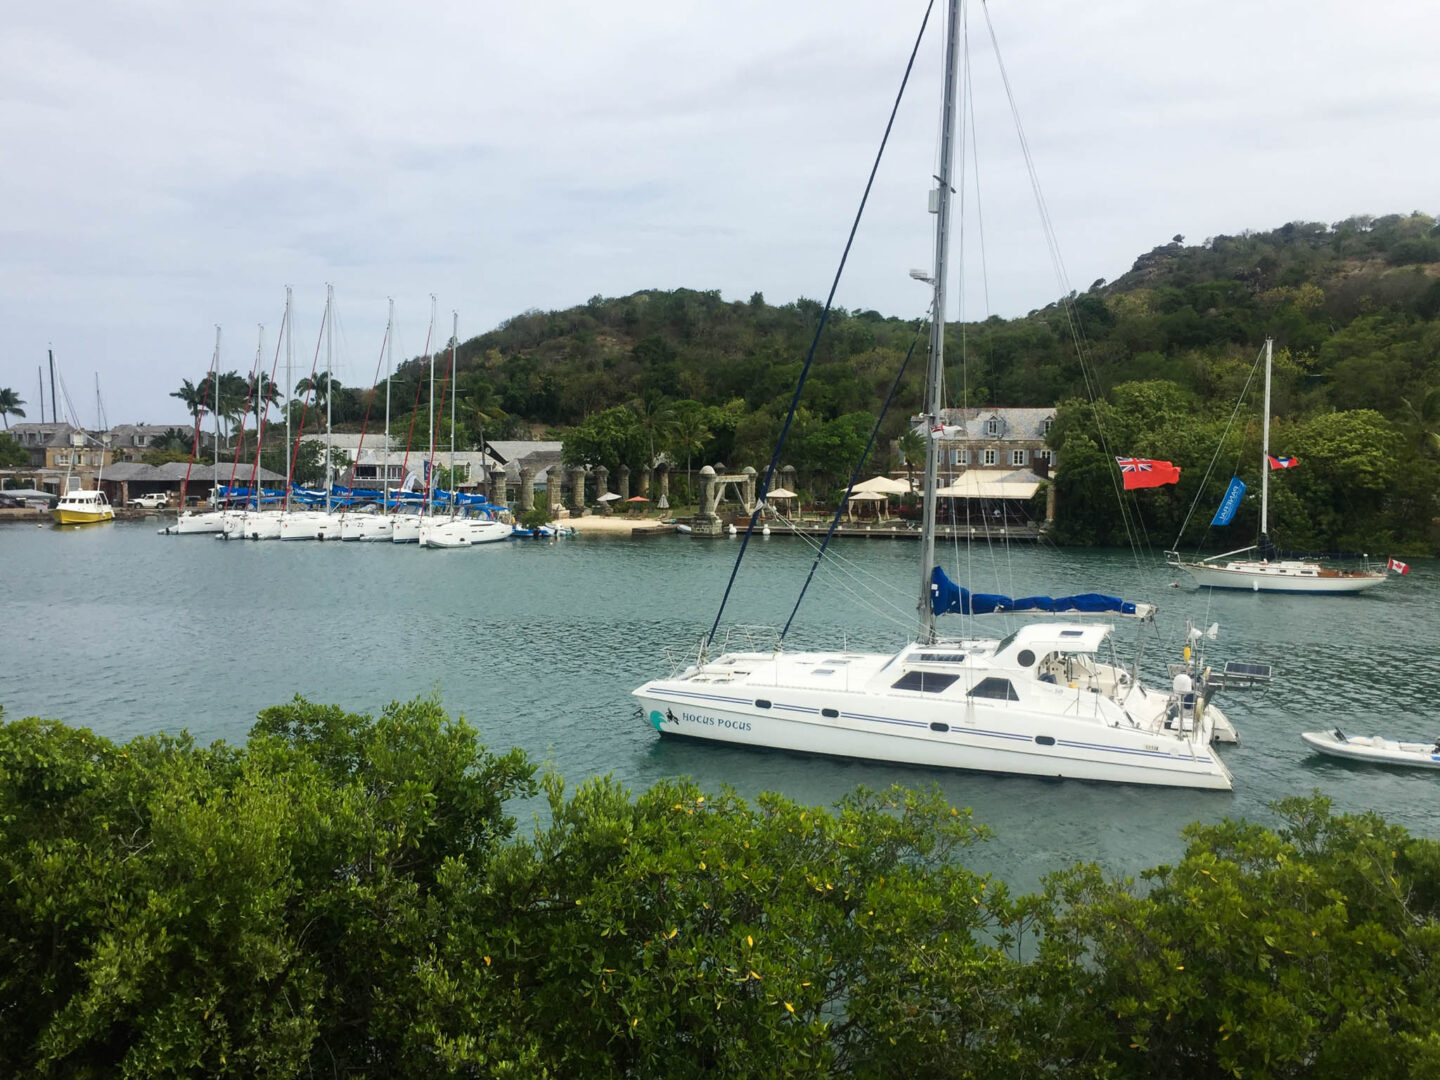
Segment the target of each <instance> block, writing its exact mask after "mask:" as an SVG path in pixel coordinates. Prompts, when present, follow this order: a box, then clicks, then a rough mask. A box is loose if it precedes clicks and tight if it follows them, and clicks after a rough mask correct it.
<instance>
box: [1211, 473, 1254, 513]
mask: <svg viewBox="0 0 1440 1080" xmlns="http://www.w3.org/2000/svg"><path fill="white" fill-rule="evenodd" d="M1244 497H1245V481H1244V480H1241V479H1240V478H1239V477H1238V476H1232V477H1231V478H1230V486H1229V487H1228V488H1226V489H1225V497H1224V498H1223V499H1221V500H1220V509H1218V510H1216V511H1215V516H1214V517H1213V518H1211V519H1210V524H1211V525H1229V524H1230V522H1232V521H1234V520H1235V511H1236V510H1238V509H1240V500H1241V499H1243V498H1244Z"/></svg>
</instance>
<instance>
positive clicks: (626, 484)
mask: <svg viewBox="0 0 1440 1080" xmlns="http://www.w3.org/2000/svg"><path fill="white" fill-rule="evenodd" d="M615 494H617V495H619V496H620V498H619V500H618V501H619V502H622V503H623V502H624V501H625V500H626V499H628V498H630V466H629V465H621V466H620V467H619V468H618V469H616V470H615Z"/></svg>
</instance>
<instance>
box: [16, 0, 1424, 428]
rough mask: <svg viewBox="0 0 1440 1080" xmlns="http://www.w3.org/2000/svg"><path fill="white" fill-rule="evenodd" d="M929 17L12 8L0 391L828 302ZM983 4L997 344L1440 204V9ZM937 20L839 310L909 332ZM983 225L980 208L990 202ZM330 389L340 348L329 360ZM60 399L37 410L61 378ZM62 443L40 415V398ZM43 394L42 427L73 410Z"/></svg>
mask: <svg viewBox="0 0 1440 1080" xmlns="http://www.w3.org/2000/svg"><path fill="white" fill-rule="evenodd" d="M924 11H925V2H924V0H785V2H783V3H781V2H776V0H763V2H761V0H725V2H723V3H721V2H718V0H709V2H703V0H663V2H661V0H610V2H608V3H604V4H597V3H593V2H588V3H575V2H570V0H549V2H546V0H540V2H537V3H531V4H523V5H522V4H515V3H497V2H495V0H478V2H476V0H453V2H452V0H428V2H427V0H418V2H417V3H416V4H413V5H396V4H394V3H388V2H380V0H346V2H345V3H343V4H342V3H338V2H331V3H316V2H313V0H283V2H279V0H248V2H246V3H242V4H196V3H194V2H193V0H118V2H117V0H105V2H101V0H8V2H7V3H6V4H5V12H4V33H3V34H0V151H3V152H0V387H9V388H12V389H14V390H16V392H17V393H18V394H19V395H20V397H22V398H23V399H24V400H25V401H26V403H27V404H26V406H25V408H26V412H27V413H28V414H29V419H39V407H38V403H39V394H40V387H39V381H38V376H37V369H39V368H40V367H42V366H43V365H45V364H46V362H47V361H46V356H47V350H48V349H52V348H53V350H54V355H55V361H56V365H57V368H58V370H59V372H60V374H61V377H62V379H63V380H64V383H65V385H66V387H67V389H68V395H69V399H70V401H71V402H72V404H73V408H74V410H75V412H76V413H78V418H79V420H80V421H81V422H82V423H84V424H86V425H87V426H88V425H93V424H94V423H95V422H96V415H97V410H96V395H95V384H96V380H97V377H98V381H99V386H100V390H101V394H100V398H101V401H102V402H103V406H104V412H105V418H106V420H107V421H108V422H109V423H110V424H117V423H135V422H145V423H165V424H168V423H175V424H183V423H185V422H186V414H185V410H184V408H183V406H181V404H180V402H179V401H178V400H177V399H175V398H172V397H170V396H168V395H169V393H170V391H172V390H174V389H175V388H177V387H178V386H179V384H180V382H181V380H182V379H187V378H188V379H191V380H196V379H198V378H200V377H203V375H204V373H205V371H206V370H207V368H208V367H209V364H210V358H211V355H212V352H213V351H214V348H215V337H216V327H217V326H220V327H221V328H223V335H222V342H221V367H222V369H223V370H229V369H232V368H233V369H236V370H240V371H242V372H245V371H248V370H249V369H250V367H251V365H252V363H253V362H254V359H255V355H256V352H257V348H258V347H259V345H260V342H261V340H262V336H261V331H260V326H261V325H262V324H263V326H264V331H263V342H264V354H265V367H266V368H267V369H268V368H269V367H270V365H271V363H272V362H273V361H274V358H275V356H276V355H277V352H279V353H281V354H282V358H281V360H280V375H281V378H282V379H283V378H284V364H285V361H284V359H283V350H281V349H280V347H279V342H278V329H279V327H280V323H281V316H282V312H283V306H284V289H285V286H287V285H290V286H293V288H294V296H295V309H294V329H295V335H294V365H295V367H294V375H295V378H296V379H298V378H300V377H301V376H303V375H305V374H308V372H309V367H310V364H311V363H312V361H313V359H314V357H315V356H316V353H317V349H318V348H319V341H318V333H319V326H320V321H321V313H322V310H323V307H324V303H325V288H326V285H327V284H333V286H334V289H335V297H336V313H337V318H336V320H335V323H334V328H335V338H334V339H333V342H332V352H331V354H332V358H333V364H334V372H335V378H336V379H338V380H339V381H340V382H341V383H342V384H344V385H371V383H372V382H373V381H374V379H375V375H376V371H377V367H378V365H379V362H380V355H381V351H380V346H381V342H382V339H383V335H384V331H385V322H386V311H387V300H389V299H393V300H394V303H395V327H396V329H395V357H396V359H397V361H398V360H399V359H400V358H402V357H409V356H415V355H419V354H421V353H423V352H424V350H425V343H426V337H427V330H428V325H429V319H430V297H431V295H432V294H433V295H434V296H435V297H436V308H437V310H438V312H439V322H440V324H441V325H440V326H439V328H437V330H436V339H437V341H440V342H444V341H445V340H448V338H449V331H450V325H451V317H452V316H451V313H452V312H456V313H458V319H459V327H460V337H461V339H462V340H465V339H468V338H470V337H473V336H474V335H476V334H479V333H483V332H485V331H487V330H490V329H493V328H495V327H496V326H497V325H499V324H501V323H502V322H504V320H506V319H507V318H510V317H512V316H514V315H517V314H519V313H521V312H524V311H526V310H530V309H541V310H556V309H563V308H567V307H570V306H572V305H576V304H581V303H584V302H585V301H586V300H587V299H589V298H590V297H591V296H594V295H596V294H599V295H602V296H607V297H610V296H623V295H626V294H628V293H631V292H634V291H636V290H638V289H650V288H653V289H674V288H680V287H686V288H692V289H713V290H719V292H720V294H721V295H722V296H723V297H724V298H726V299H727V300H734V299H748V298H749V297H750V295H751V294H752V293H754V292H762V293H763V294H764V295H765V298H766V300H768V301H769V302H770V303H786V302H789V301H792V300H794V299H796V298H797V297H802V296H803V297H810V298H813V299H819V300H823V299H824V298H825V296H826V294H827V293H828V291H829V288H830V283H831V279H832V278H833V276H834V273H835V268H836V265H837V263H838V260H839V258H840V254H841V252H842V250H843V247H844V243H845V238H846V236H847V234H848V231H849V228H850V224H851V220H852V218H853V217H854V215H855V211H856V208H857V206H858V203H859V199H860V195H861V192H862V190H863V187H864V183H865V179H866V177H867V175H868V173H869V170H870V167H871V163H872V160H873V158H874V155H875V153H876V150H877V148H878V146H879V142H880V138H881V135H882V133H883V131H884V127H885V123H886V119H887V117H888V115H889V111H890V108H891V105H892V103H893V101H894V98H895V95H896V92H897V90H898V88H899V84H900V79H901V76H902V74H903V71H904V67H905V62H906V59H907V57H908V56H909V52H910V49H911V47H912V45H913V43H914V39H915V36H916V34H917V32H918V30H919V27H920V23H921V19H922V16H923V14H924ZM988 12H989V25H990V26H993V29H994V35H995V37H996V39H998V42H999V47H1000V58H1001V59H1002V60H1003V63H1004V69H1005V72H1006V74H1007V75H1008V79H1009V86H1010V90H1011V93H1012V94H1013V100H1014V104H1015V110H1016V111H1017V112H1018V114H1019V117H1020V121H1021V124H1022V125H1023V127H1022V130H1023V132H1024V135H1025V138H1026V140H1027V143H1028V146H1029V149H1030V153H1031V158H1032V161H1033V163H1034V168H1035V175H1036V177H1037V179H1038V182H1039V185H1040V189H1041V191H1042V192H1043V199H1044V205H1045V207H1046V208H1047V210H1048V215H1049V219H1050V221H1051V224H1052V226H1053V230H1054V232H1053V235H1054V238H1055V240H1056V242H1057V244H1058V248H1059V251H1060V253H1061V256H1062V260H1063V261H1062V266H1063V273H1061V272H1057V269H1056V267H1055V265H1054V263H1053V262H1052V260H1051V258H1050V256H1049V253H1048V247H1047V244H1046V239H1045V234H1044V232H1043V231H1042V230H1041V228H1040V225H1039V221H1040V215H1039V212H1038V210H1037V202H1036V199H1035V196H1034V194H1033V193H1032V185H1031V181H1030V178H1029V174H1028V173H1027V171H1026V169H1025V166H1024V162H1023V159H1022V156H1021V155H1020V153H1019V151H1018V145H1019V140H1018V138H1017V129H1016V125H1015V123H1014V121H1013V119H1012V117H1011V112H1010V108H1009V106H1008V104H1007V98H1006V94H1005V91H1004V87H1003V86H1002V85H1001V84H1000V81H999V79H998V78H997V76H996V72H997V65H996V59H995V53H994V51H993V49H992V47H991V44H990V30H989V28H988V27H987V22H986V15H985V10H984V9H982V8H981V7H980V6H979V5H978V4H974V5H972V10H971V11H970V15H969V40H970V50H969V52H970V55H971V59H972V65H973V66H972V68H971V72H972V74H971V76H970V83H971V87H972V90H973V97H972V98H971V101H972V103H973V107H972V108H970V109H967V112H970V113H971V114H972V115H973V128H972V130H973V135H971V136H968V137H967V140H966V141H967V151H966V154H965V162H966V165H965V170H964V171H965V177H966V179H965V181H964V183H963V184H961V185H957V187H958V188H960V189H961V191H962V192H963V195H964V199H963V201H964V203H965V214H964V216H963V217H961V218H959V219H958V220H959V221H960V222H963V225H964V228H963V230H958V231H961V232H963V242H962V241H961V239H960V238H959V237H957V240H956V241H955V242H954V244H955V248H956V256H957V260H962V261H963V267H964V268H963V271H962V270H952V274H953V275H954V277H955V278H956V280H957V285H956V288H955V294H956V295H955V296H954V297H952V299H951V300H950V301H949V314H950V317H951V318H952V319H953V318H955V317H956V316H957V314H963V315H964V316H965V317H967V318H983V317H985V316H986V315H989V314H998V315H1002V316H1006V317H1011V316H1015V315H1022V314H1024V313H1025V312H1026V311H1029V310H1032V309H1034V308H1037V307H1040V306H1043V305H1044V304H1046V303H1049V302H1050V301H1052V300H1054V299H1055V298H1056V297H1057V296H1058V295H1060V294H1061V293H1062V292H1063V291H1065V290H1066V289H1068V288H1072V287H1073V288H1078V289H1081V290H1084V289H1085V288H1087V287H1088V286H1089V285H1090V283H1091V282H1092V281H1094V280H1096V279H1098V278H1111V279H1113V278H1115V277H1118V276H1120V275H1121V274H1123V273H1124V272H1125V271H1126V270H1128V269H1129V267H1130V266H1131V264H1132V263H1133V262H1134V260H1135V258H1136V256H1138V255H1140V254H1141V253H1143V252H1146V251H1148V250H1150V249H1151V248H1153V247H1155V246H1156V245H1159V244H1163V243H1166V242H1168V241H1169V240H1170V238H1171V237H1172V236H1173V235H1175V234H1181V235H1183V236H1185V237H1186V239H1187V241H1188V242H1190V243H1196V242H1199V241H1202V240H1204V239H1205V238H1206V237H1208V236H1214V235H1218V234H1234V233H1238V232H1241V231H1243V230H1245V229H1256V230H1267V229H1272V228H1275V227H1277V226H1279V225H1281V224H1284V223H1285V222H1287V221H1293V220H1307V221H1324V222H1335V221H1339V220H1342V219H1344V218H1347V217H1350V216H1352V215H1354V214H1360V213H1371V214H1384V213H1408V212H1410V211H1412V210H1422V211H1425V212H1427V213H1431V214H1435V213H1437V212H1440V138H1437V132H1440V59H1437V58H1440V44H1437V43H1440V4H1436V3H1434V0H1372V2H1371V3H1369V4H1364V5H1359V4H1354V3H1345V4H1342V3H1338V2H1333V0H1246V2H1240V0H1210V2H1208V3H1198V2H1194V0H1099V2H1097V3H1091V4H1076V3H1073V2H1069V3H1065V2H1061V0H1024V2H1021V0H992V2H991V3H990V5H989V8H988ZM942 13H943V7H938V8H937V9H936V12H935V13H934V14H933V15H932V17H931V24H930V28H929V30H928V31H927V33H926V35H925V40H924V43H923V44H922V46H921V52H920V56H919V59H918V60H917V62H916V65H915V70H914V73H913V75H912V76H911V82H910V87H909V89H908V91H907V93H906V96H905V100H904V102H903V103H902V106H901V112H900V115H899V118H898V119H897V121H896V124H895V129H894V132H893V134H892V135H891V141H890V146H889V149H888V150H887V153H886V156H885V158H884V160H883V162H882V164H881V166H880V171H879V173H878V176H877V179H876V184H875V189H874V191H873V193H872V194H871V197H870V201H869V204H868V207H867V210H866V214H865V217H864V220H863V221H862V224H861V227H860V231H859V233H858V235H857V238H856V241H855V245H854V247H853V249H852V251H851V253H850V258H849V264H848V266H847V269H846V273H845V276H844V278H843V279H842V282H841V285H840V287H839V290H838V292H837V294H836V302H837V303H839V304H841V305H843V306H845V307H847V308H850V309H852V310H853V309H861V308H873V309H876V310H878V311H880V312H882V313H884V314H886V315H896V316H902V317H906V318H911V317H919V316H920V315H922V314H923V312H924V310H925V308H926V302H927V296H926V290H925V288H924V286H923V285H920V284H918V283H916V282H915V281H913V280H911V279H910V278H909V276H908V271H909V270H910V269H911V268H924V267H928V266H929V264H930V261H931V258H932V255H931V248H932V225H931V218H930V216H929V215H928V214H927V212H926V200H927V192H928V189H929V188H930V186H931V185H932V179H931V177H932V176H933V174H934V173H935V171H936V151H935V141H936V134H937V131H938V112H939V72H940V68H941V47H942V44H943V40H942V34H941V32H940V31H941V18H942ZM977 208H978V210H979V212H978V213H977V212H976V211H977ZM320 362H321V364H322V366H323V362H324V354H323V351H321V353H320ZM46 394H47V396H48V383H47V390H46ZM46 411H47V415H48V412H49V408H48V405H47V409H46ZM67 412H68V410H67V409H66V408H65V402H64V401H63V400H62V415H63V414H65V413H67Z"/></svg>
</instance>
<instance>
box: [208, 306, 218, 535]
mask: <svg viewBox="0 0 1440 1080" xmlns="http://www.w3.org/2000/svg"><path fill="white" fill-rule="evenodd" d="M213 380H214V381H213V383H212V387H213V389H212V390H211V395H212V396H211V398H210V411H211V412H212V413H214V414H215V466H214V468H215V471H214V473H213V474H212V478H211V480H210V499H211V501H212V502H213V503H214V504H215V505H216V506H217V507H218V506H219V505H220V500H219V499H217V498H216V497H215V496H216V495H217V493H218V492H219V490H220V325H219V324H218V323H217V324H216V325H215V372H214V376H213Z"/></svg>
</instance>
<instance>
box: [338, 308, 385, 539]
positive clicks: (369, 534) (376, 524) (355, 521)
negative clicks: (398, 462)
mask: <svg viewBox="0 0 1440 1080" xmlns="http://www.w3.org/2000/svg"><path fill="white" fill-rule="evenodd" d="M394 335H395V301H394V300H393V299H392V300H391V301H390V306H389V314H388V316H387V318H386V320H385V348H384V354H385V436H384V439H385V444H384V451H383V457H382V459H381V465H380V475H381V490H380V506H379V509H378V510H376V509H375V507H374V506H373V505H371V506H370V507H367V508H366V511H357V510H351V511H349V512H348V513H346V514H345V515H344V516H343V517H342V519H341V522H340V539H341V540H350V541H356V540H361V541H370V542H378V541H390V540H392V539H393V538H394V535H395V517H394V515H393V514H391V513H390V509H391V507H390V376H391V373H392V370H393V364H392V352H391V349H392V342H393V339H394ZM366 415H367V417H368V415H369V414H368V412H367V414H366ZM361 445H362V447H363V445H364V440H363V438H362V440H361ZM360 453H361V450H360V449H358V448H357V450H356V451H355V462H356V464H357V466H358V464H359V462H360ZM352 475H353V470H352ZM352 482H353V481H352Z"/></svg>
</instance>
